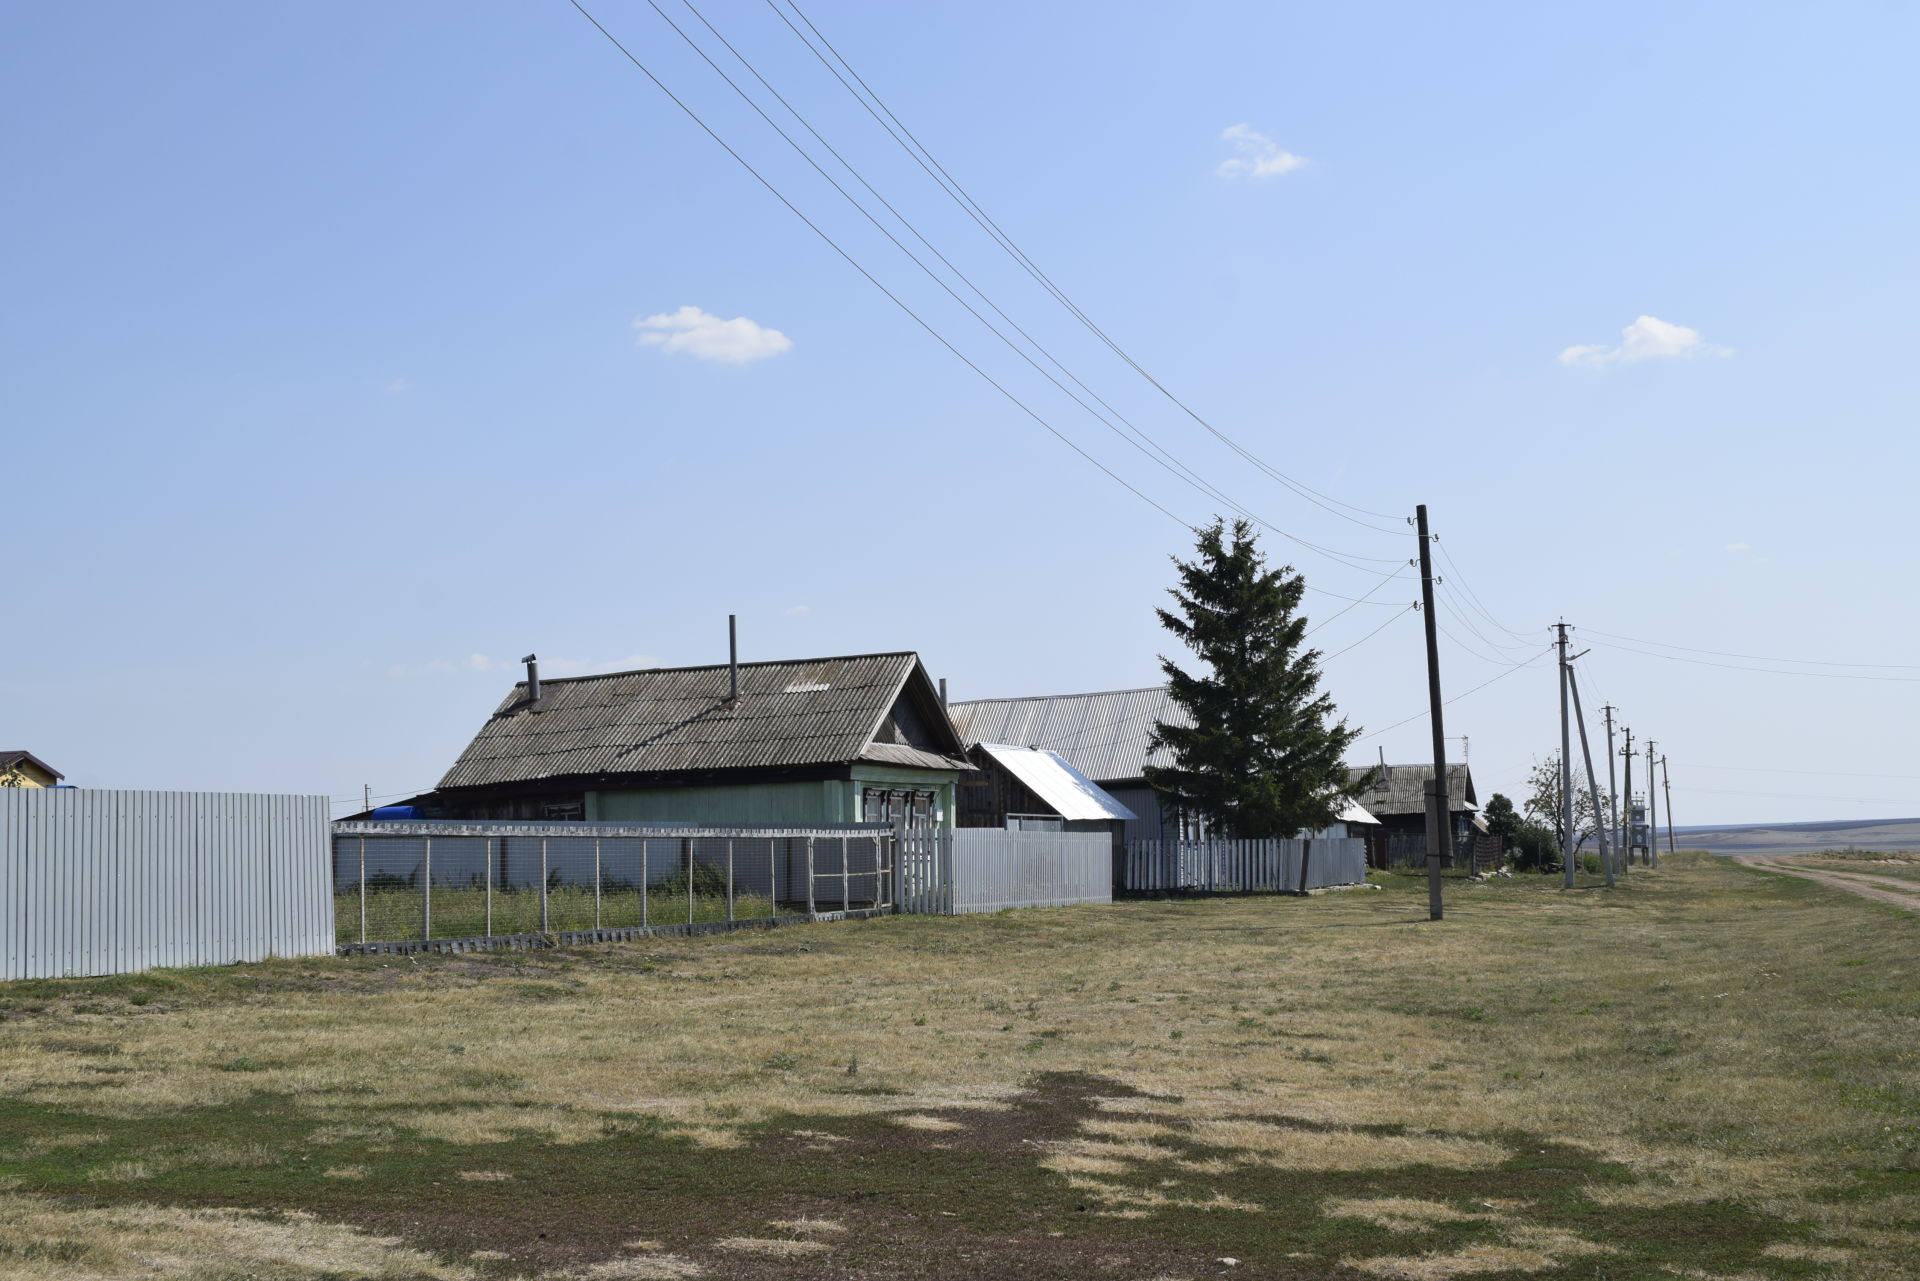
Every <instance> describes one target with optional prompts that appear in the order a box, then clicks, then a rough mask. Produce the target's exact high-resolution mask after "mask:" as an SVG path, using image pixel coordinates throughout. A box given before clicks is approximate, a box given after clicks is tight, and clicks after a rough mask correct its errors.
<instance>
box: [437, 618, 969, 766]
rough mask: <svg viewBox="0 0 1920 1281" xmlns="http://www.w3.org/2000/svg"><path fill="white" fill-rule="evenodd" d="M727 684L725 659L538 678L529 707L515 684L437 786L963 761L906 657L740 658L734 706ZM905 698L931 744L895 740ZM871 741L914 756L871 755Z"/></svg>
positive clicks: (916, 667)
mask: <svg viewBox="0 0 1920 1281" xmlns="http://www.w3.org/2000/svg"><path fill="white" fill-rule="evenodd" d="M727 679H728V678H727V665H726V664H725V663H721V664H718V665H715V666H710V667H670V668H656V669H652V670H647V671H637V672H612V673H609V674H607V675H604V676H574V677H560V678H556V679H551V680H543V681H541V682H540V702H539V705H538V707H537V709H536V708H530V707H529V706H528V705H527V687H526V683H525V682H524V681H521V682H516V683H515V685H514V687H513V689H512V690H510V691H509V692H508V694H507V696H506V698H505V699H503V700H502V701H501V703H500V706H499V708H498V709H497V710H496V711H495V712H494V714H493V716H492V717H491V718H489V719H488V721H487V723H486V724H485V725H484V726H482V727H481V729H480V732H479V733H478V734H477V735H475V736H474V739H473V741H472V742H471V743H469V744H468V745H467V749H466V750H465V751H464V752H462V753H461V754H460V759H459V760H457V761H455V762H454V764H453V768H452V769H450V770H448V771H447V774H446V777H445V778H442V779H441V780H440V786H441V787H442V788H461V787H486V786H493V785H498V784H505V783H527V782H536V781H539V780H541V779H558V778H574V777H583V776H585V777H594V776H604V775H620V774H649V773H681V772H696V771H707V770H726V769H753V768H766V767H782V766H804V765H826V764H835V765H837V764H847V763H851V762H853V761H858V760H874V759H885V760H889V761H891V762H892V763H896V764H905V765H917V766H919V767H921V768H928V769H967V768H970V767H969V766H968V765H967V763H966V762H965V761H963V760H959V759H955V758H958V757H960V756H962V755H963V753H964V747H963V745H962V744H961V743H960V741H959V739H958V738H957V737H956V736H954V735H953V734H952V732H951V730H950V727H949V726H948V724H947V722H946V718H945V717H943V716H941V715H940V711H939V708H940V702H939V696H938V695H937V694H936V693H935V692H934V689H933V682H932V681H931V680H929V679H928V677H927V674H926V671H925V669H924V668H922V667H921V665H920V659H919V657H918V656H917V655H915V654H912V653H910V652H901V653H893V654H855V655H849V656H846V657H841V658H810V659H797V660H787V661H779V662H766V663H742V664H740V700H739V702H738V703H737V704H736V705H735V706H734V707H732V708H728V707H727V706H726V699H727V689H728V685H727ZM903 695H905V696H908V697H910V698H911V699H912V700H913V702H914V703H915V704H917V709H918V711H919V713H920V714H919V716H918V717H917V718H915V719H917V720H918V721H919V722H920V723H922V724H924V725H925V726H927V727H928V729H927V730H926V731H924V732H925V733H928V734H930V735H931V736H932V739H933V741H929V742H924V743H907V742H904V741H901V740H902V737H903V736H902V735H901V734H900V732H899V729H898V727H897V726H894V725H893V723H892V720H891V718H890V717H889V713H890V712H891V711H892V710H893V708H894V706H895V704H896V703H897V702H898V701H899V700H900V699H901V697H902V696H903ZM876 738H882V739H887V740H890V741H882V742H876V741H875V740H876ZM876 748H885V749H889V750H890V751H894V752H900V753H907V754H910V755H909V756H887V755H882V756H879V757H876V756H874V755H872V754H871V753H872V752H873V751H874V749H876ZM936 762H938V763H937V764H936Z"/></svg>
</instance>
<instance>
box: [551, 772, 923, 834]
mask: <svg viewBox="0 0 1920 1281" xmlns="http://www.w3.org/2000/svg"><path fill="white" fill-rule="evenodd" d="M853 775H854V776H853V778H852V779H818V780H815V781H811V782H799V783H741V784H731V785H724V786H714V787H659V788H640V789H635V790H632V791H606V792H588V793H587V815H586V816H587V819H588V820H589V821H591V822H600V823H711V824H714V825H716V826H720V825H727V824H753V825H769V824H774V825H777V824H793V825H804V824H808V823H857V822H859V821H860V794H861V790H862V789H863V788H867V787H883V786H884V787H916V788H928V787H931V788H932V789H933V791H934V792H935V794H936V796H937V800H936V804H937V805H938V806H939V809H940V814H941V826H943V827H946V828H951V827H952V826H953V787H954V781H955V780H956V779H957V778H958V777H959V775H957V774H953V773H948V772H945V771H936V770H915V769H900V768H897V767H893V766H886V765H856V766H854V767H853Z"/></svg>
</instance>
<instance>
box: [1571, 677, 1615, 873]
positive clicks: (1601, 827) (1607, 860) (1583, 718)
mask: <svg viewBox="0 0 1920 1281" xmlns="http://www.w3.org/2000/svg"><path fill="white" fill-rule="evenodd" d="M1580 652H1581V653H1582V654H1584V653H1586V651H1585V650H1581V651H1580ZM1576 657H1577V656H1576ZM1567 688H1569V689H1571V690H1572V691H1573V715H1574V719H1575V720H1577V721H1578V722H1579V724H1580V756H1581V759H1583V760H1584V761H1586V763H1587V790H1588V791H1589V792H1594V793H1598V792H1599V791H1600V780H1599V779H1597V778H1595V777H1594V774H1593V749H1592V748H1591V747H1589V746H1588V745H1587V715H1586V713H1585V712H1583V711H1581V710H1580V682H1579V681H1578V680H1576V679H1575V678H1574V675H1573V664H1572V663H1568V664H1567ZM1598 800H1599V798H1598V796H1597V795H1596V797H1595V806H1596V810H1597V808H1598ZM1608 826H1609V825H1608V824H1607V823H1606V822H1604V821H1602V820H1601V818H1600V816H1599V814H1598V813H1595V815H1594V820H1593V831H1594V835H1596V836H1598V837H1599V838H1600V867H1601V870H1603V871H1604V872H1606V874H1607V888H1608V889H1612V888H1613V849H1612V842H1610V841H1609V840H1608V839H1607V827H1608Z"/></svg>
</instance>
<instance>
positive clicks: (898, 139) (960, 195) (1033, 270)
mask: <svg viewBox="0 0 1920 1281" xmlns="http://www.w3.org/2000/svg"><path fill="white" fill-rule="evenodd" d="M787 4H788V7H790V8H791V9H792V10H793V12H794V13H795V15H797V16H798V17H799V19H800V21H801V22H803V23H805V24H806V27H807V30H808V31H811V32H812V33H813V34H814V36H816V37H817V38H818V39H819V41H820V43H821V44H822V45H824V46H826V48H827V50H828V51H829V52H830V53H832V54H833V58H834V60H836V61H838V62H839V64H840V66H841V67H844V68H846V72H847V75H850V76H852V77H853V79H854V80H855V81H857V82H858V83H859V85H860V89H861V90H865V92H866V95H867V97H862V96H861V93H860V91H859V90H856V89H855V88H854V87H853V85H852V84H849V83H848V82H847V79H846V76H843V75H841V74H840V70H839V68H836V67H835V66H834V64H833V62H832V61H829V60H828V59H827V57H826V55H825V54H823V53H821V52H820V50H819V49H817V48H815V47H814V44H813V41H812V40H809V39H808V38H807V36H806V34H805V33H803V32H802V31H801V30H800V28H798V27H796V26H794V25H793V21H792V19H790V18H788V17H787V15H786V14H785V13H784V12H783V11H782V10H781V8H780V6H779V5H778V4H777V3H775V0H767V6H768V8H770V9H772V10H773V12H774V13H775V14H776V15H778V17H779V18H780V20H781V21H782V22H783V23H785V24H786V26H787V29H788V30H790V31H792V32H793V34H794V36H795V37H796V38H798V39H799V40H800V42H801V43H802V44H804V45H806V47H807V49H808V50H809V51H810V52H812V54H813V56H814V57H815V58H817V59H819V60H820V63H821V65H822V66H824V67H826V69H827V70H828V71H829V72H830V73H832V75H833V77H834V79H836V80H838V81H839V82H840V84H841V86H842V87H843V88H844V89H846V91H847V92H848V93H849V94H851V95H852V96H853V98H854V100H855V101H856V102H858V103H859V104H860V105H861V107H862V108H864V109H865V110H866V112H867V114H868V115H870V116H872V117H873V118H874V120H875V121H876V122H877V123H878V124H879V125H880V127H881V128H882V129H883V130H885V131H886V133H887V135H888V136H889V137H891V138H892V139H893V140H894V142H895V143H897V144H898V145H899V146H900V148H901V149H902V150H904V151H905V152H906V153H907V155H908V156H909V157H911V158H912V159H913V161H914V163H916V164H918V165H919V166H920V168H921V169H922V170H923V171H925V172H926V174H927V176H928V177H929V178H932V179H933V181H934V183H935V184H936V185H938V186H939V187H940V189H941V190H942V191H944V192H945V193H946V194H947V196H948V197H949V198H950V199H952V200H953V201H954V203H955V204H957V205H959V207H960V209H961V210H962V212H964V213H966V214H967V216H968V217H970V218H971V219H973V221H974V222H975V223H976V224H977V225H978V226H979V227H980V229H981V230H982V231H984V232H986V233H987V235H988V236H989V238H991V239H992V240H993V241H994V243H995V244H997V245H999V246H1000V248H1001V249H1002V250H1003V251H1004V252H1006V253H1007V255H1008V256H1009V257H1011V258H1012V259H1013V261H1014V262H1015V263H1016V264H1017V265H1018V266H1020V267H1021V268H1022V269H1023V270H1024V271H1026V273H1027V274H1028V275H1029V276H1031V277H1032V278H1033V280H1034V281H1035V283H1037V284H1039V285H1040V287H1041V288H1043V289H1044V290H1046V291H1047V292H1048V293H1049V294H1051V295H1052V296H1053V297H1054V298H1055V299H1056V300H1058V301H1059V303H1060V305H1061V306H1062V307H1064V308H1066V310H1067V312H1068V313H1069V314H1071V315H1072V316H1073V317H1074V318H1075V319H1076V320H1078V321H1079V322H1080V323H1081V324H1082V325H1084V326H1086V328H1087V330H1088V331H1089V332H1090V333H1092V334H1093V335H1094V337H1096V338H1098V339H1099V340H1100V341H1101V343H1103V344H1104V345H1105V346H1106V347H1107V348H1108V349H1109V350H1110V351H1112V352H1113V353H1114V355H1116V356H1118V357H1119V358H1120V359H1121V360H1122V361H1123V362H1125V363H1126V364H1127V365H1128V366H1129V367H1130V368H1131V369H1133V371H1134V372H1135V373H1137V374H1139V375H1140V376H1141V377H1142V378H1143V379H1145V380H1146V381H1147V382H1148V383H1149V384H1150V385H1151V386H1152V387H1153V388H1154V389H1155V390H1156V391H1158V392H1159V393H1160V394H1161V395H1163V396H1165V397H1166V398H1167V399H1168V400H1169V401H1171V402H1172V403H1173V404H1174V405H1175V406H1177V407H1178V408H1179V409H1180V410H1181V411H1182V412H1183V413H1185V414H1186V415H1187V417H1189V418H1191V419H1193V421H1194V422H1196V423H1198V424H1200V426H1201V427H1203V428H1205V429H1206V430H1207V432H1208V433H1210V434H1211V435H1212V436H1213V437H1214V438H1215V439H1217V440H1219V441H1220V442H1221V443H1222V444H1224V445H1226V446H1227V447H1228V448H1230V449H1232V450H1233V451H1234V452H1235V453H1237V454H1239V455H1240V456H1241V457H1242V458H1244V459H1246V460H1247V461H1248V462H1250V463H1252V464H1253V465H1254V466H1255V467H1257V468H1259V469H1260V470H1261V471H1262V472H1264V473H1266V474H1267V475H1268V476H1269V477H1271V478H1272V479H1273V480H1275V481H1278V482H1279V483H1280V484H1282V485H1284V486H1286V487H1287V488H1288V489H1290V490H1292V491H1293V492H1294V493H1296V494H1298V495H1299V496H1300V497H1302V498H1305V499H1307V501H1309V502H1312V503H1314V505H1315V506H1318V507H1321V508H1323V509H1324V510H1326V511H1329V512H1332V513H1333V514H1334V515H1336V516H1339V517H1341V519H1343V520H1348V521H1352V522H1353V523H1354V524H1356V525H1360V526H1363V527H1364V528H1367V529H1373V530H1377V531H1379V532H1381V533H1393V532H1397V531H1394V530H1387V529H1381V527H1380V526H1378V525H1374V524H1371V523H1369V522H1367V521H1363V520H1358V519H1356V518H1355V517H1353V516H1349V515H1346V514H1345V513H1344V512H1341V511H1337V510H1335V507H1332V506H1328V504H1329V503H1331V504H1336V505H1337V506H1338V507H1344V508H1346V509H1347V510H1348V511H1353V512H1359V513H1361V514H1362V515H1366V516H1375V517H1378V518H1380V519H1382V520H1394V519H1396V517H1395V516H1393V515H1392V514H1390V513H1387V512H1376V511H1370V510H1368V509H1367V508H1364V507H1358V506H1355V505H1354V504H1352V503H1348V502H1343V501H1341V500H1340V499H1338V498H1335V497H1333V496H1332V495H1330V494H1325V493H1322V492H1321V491H1319V490H1317V489H1314V488H1313V487H1312V486H1311V485H1308V484H1307V483H1306V482H1305V481H1300V480H1296V479H1294V478H1293V477H1291V476H1289V475H1287V474H1286V473H1284V472H1282V471H1280V470H1278V469H1277V468H1275V467H1273V466H1271V465H1270V464H1268V463H1267V462H1266V461H1265V460H1263V459H1261V458H1259V457H1258V456H1257V455H1255V454H1253V453H1252V452H1251V451H1249V450H1248V449H1246V448H1245V447H1243V446H1242V445H1241V444H1240V443H1239V442H1238V441H1235V440H1234V439H1233V438H1231V437H1230V436H1228V435H1227V434H1226V433H1224V432H1222V431H1220V430H1219V429H1218V428H1216V427H1215V426H1214V425H1213V424H1212V423H1210V422H1208V421H1207V420H1206V419H1205V418H1203V417H1201V416H1200V414H1199V413H1197V412H1196V411H1195V410H1194V409H1192V408H1191V407H1190V406H1188V405H1187V404H1186V403H1185V402H1184V401H1182V400H1181V399H1180V398H1179V397H1178V396H1175V395H1174V394H1173V393H1172V392H1171V391H1169V390H1168V389H1167V388H1166V387H1165V386H1164V385H1163V384H1162V383H1161V382H1160V381H1159V380H1158V379H1156V378H1155V377H1154V376H1153V375H1152V374H1150V373H1148V372H1147V370H1146V369H1145V368H1144V367H1142V366H1141V365H1140V363H1139V362H1138V361H1136V360H1135V359H1134V358H1133V357H1132V356H1131V355H1129V354H1128V353H1127V352H1126V351H1125V350H1124V349H1123V348H1122V347H1121V346H1120V345H1119V344H1118V343H1117V342H1115V341H1114V340H1113V339H1112V338H1111V337H1110V336H1109V335H1108V334H1107V332H1106V331H1105V330H1104V329H1102V328H1101V327H1100V326H1099V325H1097V324H1096V323H1094V321H1093V319H1092V318H1091V317H1089V316H1088V315H1087V314H1086V312H1084V311H1082V310H1081V309H1080V307H1079V305H1078V304H1077V303H1075V302H1074V301H1073V299H1072V298H1070V297H1068V296H1067V294H1066V291H1065V290H1063V289H1061V288H1060V286H1058V285H1057V284H1055V283H1054V282H1053V280H1052V278H1051V277H1049V276H1048V275H1047V274H1046V272H1044V271H1042V270H1041V269H1040V267H1039V266H1038V264H1036V263H1035V262H1034V261H1033V259H1032V258H1030V257H1028V256H1027V254H1026V252H1025V251H1024V250H1022V249H1021V248H1020V247H1019V245H1017V244H1015V243H1014V241H1013V238H1012V237H1011V236H1009V235H1007V233H1006V232H1005V231H1003V230H1002V229H1001V228H1000V225H999V224H998V223H996V222H995V221H994V220H993V218H992V217H991V216H989V215H988V213H987V211H986V210H985V209H984V208H982V207H981V206H980V204H979V202H978V201H976V200H974V198H973V197H972V196H971V195H969V194H968V193H967V191H966V189H965V188H964V187H962V186H961V185H960V183H959V182H958V181H957V180H956V179H954V177H953V175H952V174H950V173H948V172H947V170H946V168H945V167H944V166H943V165H941V164H940V162H939V161H938V160H936V159H934V156H933V153H932V152H931V151H929V150H927V148H926V146H925V145H924V144H923V143H922V142H921V141H920V139H919V138H917V137H915V136H914V134H913V131H912V130H910V129H908V128H907V126H906V125H905V123H903V122H902V121H901V120H900V118H899V117H898V116H896V115H895V114H894V113H893V111H892V109H891V108H889V107H888V106H887V104H886V103H885V102H884V101H882V100H881V98H880V95H879V94H877V93H875V92H874V90H873V87H872V86H871V85H869V84H868V83H867V82H866V80H865V79H863V78H862V77H861V75H860V73H859V72H858V71H856V70H854V68H853V65H852V64H851V63H849V62H848V61H847V60H846V57H845V56H844V55H842V54H841V52H840V51H839V50H838V49H837V48H835V47H834V45H833V42H832V41H830V40H828V39H827V37H826V36H825V35H824V34H823V33H822V32H821V31H820V29H819V28H818V27H817V26H815V25H814V24H813V21H812V19H810V18H808V17H807V15H806V14H805V13H804V12H803V11H802V10H801V8H800V6H799V5H798V4H797V3H796V2H795V0H787ZM868 97H870V98H871V99H872V100H873V101H872V104H871V105H869V103H868V102H867V98H868ZM876 106H877V107H878V108H879V109H880V111H879V112H876V111H875V110H874V107H876ZM880 112H884V113H885V116H886V118H885V119H882V118H881V115H880ZM889 121H891V122H892V123H891V124H889V123H888V122H889ZM894 126H898V130H899V132H895V129H894ZM902 134H904V135H905V137H904V138H903V137H902V136H901V135H902ZM909 140H911V145H909ZM923 156H924V157H925V158H924V159H922V157H923ZM929 166H931V167H929ZM1323 499H1324V500H1325V501H1321V500H1323Z"/></svg>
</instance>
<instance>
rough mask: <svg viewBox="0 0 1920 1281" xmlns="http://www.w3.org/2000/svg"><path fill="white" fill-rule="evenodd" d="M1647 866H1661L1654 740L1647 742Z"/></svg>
mask: <svg viewBox="0 0 1920 1281" xmlns="http://www.w3.org/2000/svg"><path fill="white" fill-rule="evenodd" d="M1647 866H1649V867H1659V866H1660V819H1659V816H1658V814H1657V813H1656V807H1655V804H1654V800H1653V740H1652V739H1648V740H1647Z"/></svg>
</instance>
